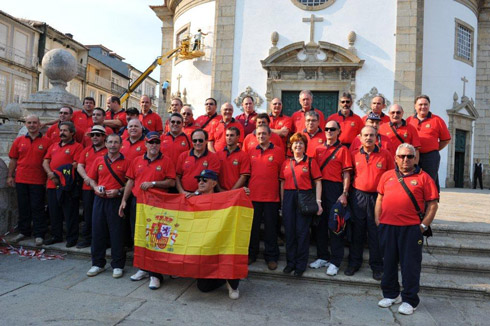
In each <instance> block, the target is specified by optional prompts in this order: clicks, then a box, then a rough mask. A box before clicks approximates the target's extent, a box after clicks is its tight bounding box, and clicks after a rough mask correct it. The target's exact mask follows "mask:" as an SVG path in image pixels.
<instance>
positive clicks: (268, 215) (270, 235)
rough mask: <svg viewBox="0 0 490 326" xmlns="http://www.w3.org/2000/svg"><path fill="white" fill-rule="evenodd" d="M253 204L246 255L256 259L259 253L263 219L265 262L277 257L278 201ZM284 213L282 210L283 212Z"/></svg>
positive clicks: (274, 259) (275, 259)
mask: <svg viewBox="0 0 490 326" xmlns="http://www.w3.org/2000/svg"><path fill="white" fill-rule="evenodd" d="M252 204H253V206H254V217H253V222H252V231H251V234H250V245H249V248H248V255H249V257H251V258H252V259H256V258H257V255H258V254H259V242H260V224H261V222H262V219H264V231H265V237H264V245H265V251H264V259H265V261H266V262H269V261H277V260H278V259H279V246H278V245H277V221H278V218H279V207H280V204H279V203H275V202H257V201H254V202H252ZM283 214H284V212H283Z"/></svg>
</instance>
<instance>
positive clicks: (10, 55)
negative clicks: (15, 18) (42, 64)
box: [0, 42, 37, 68]
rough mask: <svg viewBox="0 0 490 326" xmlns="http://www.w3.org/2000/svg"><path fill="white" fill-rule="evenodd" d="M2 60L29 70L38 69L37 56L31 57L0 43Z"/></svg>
mask: <svg viewBox="0 0 490 326" xmlns="http://www.w3.org/2000/svg"><path fill="white" fill-rule="evenodd" d="M0 58H4V59H7V60H10V61H13V62H15V63H18V64H21V65H23V66H26V67H29V68H36V67H37V56H35V55H32V56H29V55H27V54H26V53H23V52H22V51H19V50H17V49H16V48H13V47H11V46H7V44H5V43H1V42H0Z"/></svg>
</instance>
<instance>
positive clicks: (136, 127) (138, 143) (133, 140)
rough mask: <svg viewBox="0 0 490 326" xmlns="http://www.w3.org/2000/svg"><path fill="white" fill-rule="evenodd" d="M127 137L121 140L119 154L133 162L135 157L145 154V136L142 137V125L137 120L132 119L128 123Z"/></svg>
mask: <svg viewBox="0 0 490 326" xmlns="http://www.w3.org/2000/svg"><path fill="white" fill-rule="evenodd" d="M128 135H129V137H127V138H125V139H123V142H122V146H121V154H123V155H124V157H125V158H126V159H127V160H129V161H130V162H132V161H133V159H134V158H136V157H137V156H141V155H143V154H144V153H145V136H144V135H143V124H142V123H141V121H139V120H138V119H132V120H130V121H129V123H128Z"/></svg>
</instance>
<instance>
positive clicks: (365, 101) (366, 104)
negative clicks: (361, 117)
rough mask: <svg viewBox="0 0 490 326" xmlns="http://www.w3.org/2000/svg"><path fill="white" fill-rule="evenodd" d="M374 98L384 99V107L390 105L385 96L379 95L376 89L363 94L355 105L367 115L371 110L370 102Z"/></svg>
mask: <svg viewBox="0 0 490 326" xmlns="http://www.w3.org/2000/svg"><path fill="white" fill-rule="evenodd" d="M376 96H382V97H383V98H384V99H385V104H386V107H389V106H390V105H391V102H390V101H389V100H388V99H387V98H386V96H384V95H383V94H381V93H379V92H378V89H377V88H376V87H373V88H371V90H370V91H369V93H366V94H364V96H363V97H361V98H360V99H359V100H358V101H357V105H359V108H360V109H361V110H363V111H364V112H366V113H367V112H369V111H370V110H371V100H372V99H373V98H374V97H376Z"/></svg>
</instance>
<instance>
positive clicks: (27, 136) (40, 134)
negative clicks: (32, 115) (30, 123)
mask: <svg viewBox="0 0 490 326" xmlns="http://www.w3.org/2000/svg"><path fill="white" fill-rule="evenodd" d="M25 137H26V138H30V139H32V138H31V135H29V132H27V133H26V136H25ZM42 137H43V134H42V133H41V132H39V134H37V136H36V138H42ZM32 140H34V139H32Z"/></svg>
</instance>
